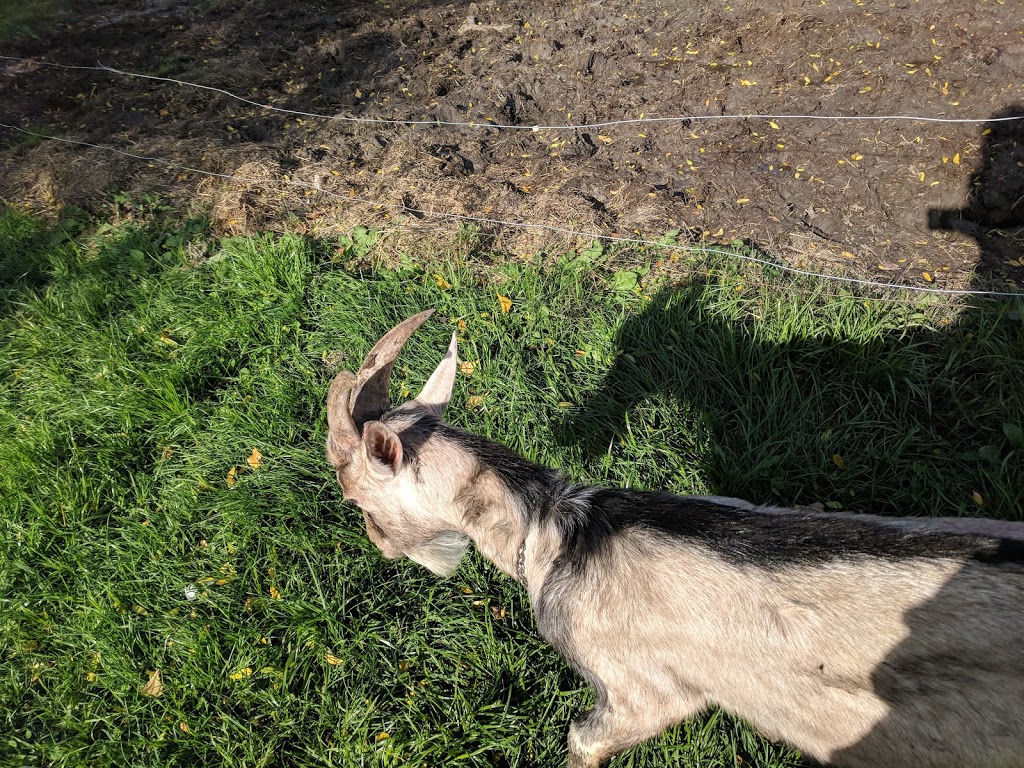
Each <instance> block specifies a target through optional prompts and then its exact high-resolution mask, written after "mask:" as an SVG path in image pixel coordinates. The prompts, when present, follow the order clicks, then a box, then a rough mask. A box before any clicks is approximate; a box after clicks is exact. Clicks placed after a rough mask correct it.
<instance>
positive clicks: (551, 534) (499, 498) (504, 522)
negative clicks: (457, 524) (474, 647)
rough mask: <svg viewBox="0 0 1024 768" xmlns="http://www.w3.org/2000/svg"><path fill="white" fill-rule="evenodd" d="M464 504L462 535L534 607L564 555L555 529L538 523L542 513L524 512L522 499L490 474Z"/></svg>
mask: <svg viewBox="0 0 1024 768" xmlns="http://www.w3.org/2000/svg"><path fill="white" fill-rule="evenodd" d="M543 490H549V489H543ZM550 490H552V491H553V489H550ZM542 493H543V491H542ZM460 498H461V500H462V502H463V503H462V504H461V509H459V513H460V514H461V515H462V520H463V531H464V532H465V533H466V534H467V535H468V536H469V537H470V538H471V539H472V540H473V543H474V544H476V547H477V549H479V550H480V553H481V554H483V556H484V557H486V558H487V559H488V560H490V561H491V562H492V563H494V564H495V565H496V566H497V567H498V568H499V569H500V570H501V571H503V572H504V573H506V574H507V575H509V576H511V577H512V578H514V579H516V580H517V581H520V582H525V583H524V586H525V587H527V589H528V591H529V593H530V597H531V599H532V600H534V601H536V600H537V599H538V597H539V595H540V590H541V587H542V586H543V584H544V580H545V579H546V578H547V575H548V572H549V571H550V569H551V566H552V564H553V563H554V561H555V559H556V557H557V556H558V553H559V552H560V551H561V550H560V544H561V536H560V534H559V533H558V531H557V527H556V526H555V525H554V524H553V523H551V522H550V521H548V522H540V520H539V516H538V514H537V513H538V512H539V510H528V509H523V508H522V505H523V499H521V498H519V497H518V496H517V495H516V494H515V493H513V492H511V491H510V490H509V489H508V488H507V487H506V486H505V485H504V484H503V483H502V482H501V481H499V480H498V479H497V478H496V477H495V476H494V475H493V474H491V473H482V474H481V475H480V476H479V477H478V479H477V481H476V482H474V483H473V485H472V489H471V490H469V491H468V492H464V493H463V494H462V495H461V497H460Z"/></svg>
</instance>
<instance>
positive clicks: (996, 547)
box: [382, 406, 1024, 570]
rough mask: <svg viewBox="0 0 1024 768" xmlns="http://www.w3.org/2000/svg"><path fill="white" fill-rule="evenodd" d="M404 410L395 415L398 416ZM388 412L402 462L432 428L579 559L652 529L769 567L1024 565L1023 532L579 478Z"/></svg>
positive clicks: (426, 418) (428, 418) (433, 421)
mask: <svg viewBox="0 0 1024 768" xmlns="http://www.w3.org/2000/svg"><path fill="white" fill-rule="evenodd" d="M399 416H400V417H401V418H398V417H399ZM382 419H383V420H384V421H389V420H394V421H396V422H399V421H400V422H401V423H402V429H401V431H400V435H401V439H402V445H403V448H404V452H405V456H406V460H407V461H411V462H413V464H414V466H415V464H416V462H417V461H418V458H417V457H418V453H419V447H420V446H421V445H422V444H423V442H425V441H426V440H427V439H429V438H430V437H431V436H437V437H438V438H441V439H443V440H445V441H447V442H449V443H450V444H451V445H453V446H454V447H456V448H458V449H461V450H463V451H465V452H466V453H468V454H469V455H471V456H472V457H473V458H475V459H476V461H477V463H478V472H492V473H494V475H495V476H496V477H497V478H498V479H499V480H500V481H501V483H502V484H503V485H504V486H505V489H506V490H507V492H508V493H509V495H510V496H511V497H513V498H514V499H515V500H516V502H517V504H516V506H517V507H518V508H519V509H520V510H521V511H522V513H523V514H524V515H525V517H526V519H525V520H524V522H526V523H527V524H531V523H551V524H553V525H555V526H556V529H557V530H558V532H559V534H560V535H561V536H562V538H563V541H564V542H565V546H564V550H563V556H564V557H565V558H566V559H567V562H568V563H570V564H571V565H572V566H574V567H576V568H582V567H583V566H584V565H585V563H586V562H587V561H588V560H590V559H592V558H593V557H597V556H599V555H600V553H601V551H602V550H604V549H605V547H606V546H607V544H608V543H609V542H610V541H611V539H612V538H613V537H615V536H618V535H621V534H625V533H628V532H649V533H650V534H653V535H654V536H656V537H658V536H660V537H664V538H665V540H666V543H668V542H671V541H672V540H675V541H677V542H680V543H684V542H685V543H687V544H690V545H693V546H698V547H700V548H702V549H704V550H706V551H709V552H711V553H713V554H714V555H715V556H717V557H720V558H721V559H723V560H725V561H726V562H728V563H730V564H733V565H740V566H753V567H760V568H765V569H769V570H779V569H783V568H791V567H797V566H801V565H820V564H824V563H828V562H834V561H839V560H855V559H871V558H873V559H879V560H887V561H899V560H907V559H913V558H948V559H955V560H964V561H966V560H975V561H981V562H986V563H990V564H994V565H1001V566H1004V567H1007V568H1009V569H1012V570H1018V569H1024V541H1021V540H1013V539H1000V538H993V537H987V536H980V535H973V534H960V533H946V532H936V531H927V530H921V529H911V528H901V527H897V526H894V525H888V524H886V522H885V520H884V519H883V518H878V519H876V520H872V519H871V518H858V517H851V516H847V515H841V514H830V513H827V512H824V513H818V512H806V513H805V512H798V511H785V512H779V513H767V512H758V511H752V510H749V509H745V508H738V507H734V506H731V505H729V504H728V503H725V502H724V501H717V500H713V499H707V498H702V497H694V496H675V495H672V494H669V493H664V492H641V491H632V490H623V489H614V488H587V487H582V486H578V485H575V484H574V483H572V482H571V481H569V480H568V479H567V478H565V477H564V476H563V475H561V474H560V473H558V472H556V471H555V470H552V469H548V468H547V467H543V466H541V465H539V464H535V463H534V462H532V461H529V460H528V459H524V458H523V457H521V456H519V455H518V454H516V453H515V452H514V451H511V450H509V449H508V448H506V447H505V446H503V445H501V444H500V443H496V442H494V441H492V440H488V439H487V438H485V437H480V436H479V435H474V434H472V433H469V432H464V431H463V430H461V429H458V428H456V427H453V426H451V425H449V424H446V423H445V422H443V421H440V420H439V419H437V418H436V417H434V416H433V415H432V414H430V413H429V412H428V411H426V410H424V409H419V408H416V409H410V408H409V406H405V407H403V409H401V411H392V412H391V413H388V414H385V415H384V416H383V417H382Z"/></svg>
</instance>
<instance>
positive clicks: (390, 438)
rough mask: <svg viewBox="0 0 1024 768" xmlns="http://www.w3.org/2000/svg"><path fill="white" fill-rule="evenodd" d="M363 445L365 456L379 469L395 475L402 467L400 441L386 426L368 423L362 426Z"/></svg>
mask: <svg viewBox="0 0 1024 768" xmlns="http://www.w3.org/2000/svg"><path fill="white" fill-rule="evenodd" d="M363 445H364V446H365V447H366V453H367V455H368V456H369V457H370V458H371V459H373V460H375V461H376V462H378V464H380V466H381V468H383V469H385V470H387V471H389V472H390V473H391V474H397V473H398V470H399V468H400V467H401V466H402V441H401V440H400V439H399V438H398V435H397V434H395V431H394V430H393V429H391V427H389V426H388V425H387V424H383V423H381V422H379V421H368V422H366V424H365V425H363Z"/></svg>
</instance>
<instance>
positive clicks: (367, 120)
mask: <svg viewBox="0 0 1024 768" xmlns="http://www.w3.org/2000/svg"><path fill="white" fill-rule="evenodd" d="M0 59H2V60H6V61H21V62H26V63H32V64H42V65H45V66H48V67H58V68H61V69H91V70H96V71H101V72H109V73H111V74H115V75H121V76H122V77H133V78H138V79H141V80H155V81H158V82H164V83H173V84H175V85H180V86H185V87H187V88H196V89H198V90H203V91H210V92H212V93H219V94H221V95H223V96H227V97H228V98H230V99H234V100H236V101H239V102H241V103H243V104H249V105H250V106H254V107H258V108H260V109H266V110H270V111H272V112H280V113H282V114H286V115H294V116H297V117H309V118H316V119H321V120H334V121H338V122H345V123H356V124H359V123H362V124H371V125H400V126H436V127H440V126H444V127H448V128H474V129H481V128H482V129H489V128H493V129H495V130H504V131H534V132H537V131H587V130H598V129H601V128H610V127H614V126H621V125H637V124H644V125H648V124H654V123H682V122H695V121H701V122H705V121H713V120H831V121H834V122H869V121H874V122H882V121H899V122H917V123H961V124H980V123H1000V122H1008V121H1011V120H1024V115H1010V116H1008V117H928V116H924V115H792V114H784V115H783V114H780V115H775V114H754V113H751V114H737V115H673V116H668V117H635V118H623V119H620V120H603V121H600V122H596V123H579V124H575V125H573V124H565V125H512V124H509V123H495V122H491V121H490V120H489V119H487V118H485V119H483V120H479V121H469V122H460V121H457V120H426V119H424V120H401V119H395V118H385V117H354V116H352V115H325V114H322V113H319V112H304V111H302V110H299V109H286V108H284V107H275V106H273V105H272V104H267V103H265V102H259V101H255V100H253V99H249V98H246V97H245V96H239V95H238V94H236V93H232V92H231V91H228V90H225V89H223V88H216V87H214V86H212V85H203V84H201V83H193V82H189V81H188V80H178V79H175V78H173V77H160V76H158V75H146V74H142V73H140V72H128V71H125V70H121V69H115V68H114V67H108V66H106V65H103V64H100V65H97V66H91V67H90V66H71V65H68V64H57V63H54V62H48V61H38V60H34V59H23V58H19V57H17V56H0Z"/></svg>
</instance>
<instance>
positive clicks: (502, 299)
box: [498, 293, 512, 313]
mask: <svg viewBox="0 0 1024 768" xmlns="http://www.w3.org/2000/svg"><path fill="white" fill-rule="evenodd" d="M498 303H499V304H501V311H502V312H505V313H507V312H508V311H509V310H510V309H512V299H510V298H509V297H508V296H502V295H501V294H500V293H499V294H498Z"/></svg>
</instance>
